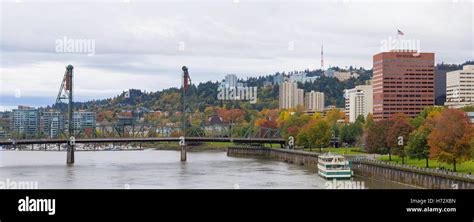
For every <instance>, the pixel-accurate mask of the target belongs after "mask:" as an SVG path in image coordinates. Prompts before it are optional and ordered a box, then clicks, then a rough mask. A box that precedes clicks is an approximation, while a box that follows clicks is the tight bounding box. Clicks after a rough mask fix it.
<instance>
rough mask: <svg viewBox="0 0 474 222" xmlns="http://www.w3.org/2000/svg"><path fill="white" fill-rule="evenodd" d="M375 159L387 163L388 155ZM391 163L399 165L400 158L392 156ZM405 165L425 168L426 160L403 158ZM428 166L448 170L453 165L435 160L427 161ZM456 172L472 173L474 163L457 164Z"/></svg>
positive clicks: (473, 171)
mask: <svg viewBox="0 0 474 222" xmlns="http://www.w3.org/2000/svg"><path fill="white" fill-rule="evenodd" d="M377 159H378V160H382V161H387V162H388V155H384V156H380V157H378V158H377ZM391 162H394V163H399V164H401V163H402V158H400V157H398V156H394V155H392V161H391ZM405 164H407V165H410V166H416V167H425V166H426V160H424V159H422V160H417V159H410V158H405ZM428 165H429V167H430V168H433V169H434V168H438V167H444V168H445V169H450V170H452V169H453V164H447V163H441V162H438V161H437V160H429V161H428ZM456 171H457V172H458V173H474V161H473V160H470V161H466V162H463V163H461V164H459V163H457V164H456Z"/></svg>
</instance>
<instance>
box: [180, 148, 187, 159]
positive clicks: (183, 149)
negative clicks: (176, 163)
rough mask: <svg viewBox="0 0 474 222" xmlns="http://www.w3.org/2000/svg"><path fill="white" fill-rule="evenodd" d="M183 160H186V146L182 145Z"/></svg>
mask: <svg viewBox="0 0 474 222" xmlns="http://www.w3.org/2000/svg"><path fill="white" fill-rule="evenodd" d="M181 161H183V162H184V161H186V146H181Z"/></svg>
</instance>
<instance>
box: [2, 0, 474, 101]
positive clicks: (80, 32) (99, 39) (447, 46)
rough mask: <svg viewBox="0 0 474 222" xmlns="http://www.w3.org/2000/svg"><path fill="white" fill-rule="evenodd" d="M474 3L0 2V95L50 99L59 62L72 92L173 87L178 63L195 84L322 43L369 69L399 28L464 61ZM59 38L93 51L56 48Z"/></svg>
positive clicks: (309, 58) (283, 67)
mask: <svg viewBox="0 0 474 222" xmlns="http://www.w3.org/2000/svg"><path fill="white" fill-rule="evenodd" d="M473 11H474V7H473V3H472V1H465V2H463V1H461V0H459V1H421V2H420V1H419V2H417V3H412V2H406V1H403V2H374V1H371V2H368V1H362V2H360V1H350V0H347V1H299V2H293V1H291V2H290V1H257V2H255V1H253V2H248V1H244V0H229V1H225V0H224V1H200V0H195V1H175V2H171V1H158V2H150V1H135V0H130V1H129V2H127V1H102V2H100V3H97V2H96V1H89V2H82V3H80V2H78V1H73V2H66V3H65V2H57V1H55V2H31V1H25V0H19V2H16V1H11V2H9V1H2V3H1V14H0V25H1V26H0V28H1V29H0V38H1V43H0V56H1V58H0V75H1V76H0V87H1V89H0V100H1V103H0V106H2V107H3V109H4V108H5V107H11V106H16V105H19V104H24V105H32V106H40V105H50V104H52V103H53V102H54V101H55V98H56V96H57V93H58V91H59V86H60V83H61V80H62V76H63V75H64V71H65V66H66V65H68V64H72V65H74V67H75V68H74V74H75V77H74V78H75V97H76V100H79V101H86V100H91V99H100V98H109V97H112V96H115V95H117V94H119V93H121V92H122V91H124V90H127V89H129V88H137V89H143V90H147V91H156V90H160V89H163V88H168V87H178V86H179V85H180V79H179V76H180V75H181V67H182V66H183V65H187V66H188V67H189V72H190V75H191V79H192V81H193V82H194V83H197V82H202V81H208V80H212V81H216V80H221V79H222V78H223V77H224V76H225V75H226V74H229V73H234V74H237V75H238V76H239V77H241V78H244V77H248V76H259V75H267V74H273V73H275V72H277V71H280V72H281V71H287V72H288V71H293V70H304V69H316V68H320V59H321V58H320V57H321V56H320V53H321V44H324V60H325V65H326V68H327V67H329V66H340V67H346V66H350V65H352V66H363V67H366V68H371V64H372V56H373V55H374V54H376V53H378V52H380V51H381V49H382V47H383V46H382V45H383V43H382V42H384V41H386V40H388V39H389V38H396V33H397V29H400V30H401V31H403V32H404V33H405V35H404V36H403V38H404V39H405V40H415V41H419V43H420V49H421V51H423V52H434V53H436V55H435V57H436V62H437V63H440V62H442V61H444V62H447V63H462V62H464V61H466V60H473V58H474V50H473V45H474V33H473V24H474V22H473ZM64 38H66V39H68V40H73V42H74V41H76V42H78V41H77V40H86V41H88V42H89V43H91V44H94V45H93V46H94V55H88V54H91V53H88V52H89V51H86V52H84V51H79V48H77V47H76V48H73V51H74V52H73V53H69V52H67V50H65V49H63V51H61V48H59V50H58V44H59V43H61V42H63V43H65V41H64ZM58 42H59V43H58ZM85 50H87V49H85Z"/></svg>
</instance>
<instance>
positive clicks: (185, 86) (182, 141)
mask: <svg viewBox="0 0 474 222" xmlns="http://www.w3.org/2000/svg"><path fill="white" fill-rule="evenodd" d="M182 70H183V78H182V79H183V91H182V95H181V103H182V104H181V105H182V108H183V113H181V115H182V116H181V118H182V123H181V124H182V127H183V137H181V138H180V143H179V145H180V146H181V161H186V142H185V138H186V91H187V90H188V88H189V85H190V83H191V78H190V77H189V73H188V67H186V66H183V68H182Z"/></svg>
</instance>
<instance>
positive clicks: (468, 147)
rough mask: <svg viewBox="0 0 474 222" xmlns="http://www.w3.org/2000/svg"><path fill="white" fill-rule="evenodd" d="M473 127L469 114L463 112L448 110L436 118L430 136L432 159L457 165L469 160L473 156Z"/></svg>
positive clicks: (454, 168)
mask: <svg viewBox="0 0 474 222" xmlns="http://www.w3.org/2000/svg"><path fill="white" fill-rule="evenodd" d="M473 136H474V135H473V127H472V126H471V123H470V120H469V118H468V116H467V114H466V113H465V112H463V111H461V110H456V109H446V110H443V112H442V113H441V115H440V116H437V117H436V118H435V122H434V127H433V130H432V131H431V133H430V135H429V136H428V145H429V146H430V157H432V158H436V159H437V160H438V161H441V162H446V163H448V164H451V163H452V164H453V171H454V172H456V164H457V163H462V162H463V161H465V160H469V159H470V158H471V154H472V149H473V147H472V142H471V140H472V137H473Z"/></svg>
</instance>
